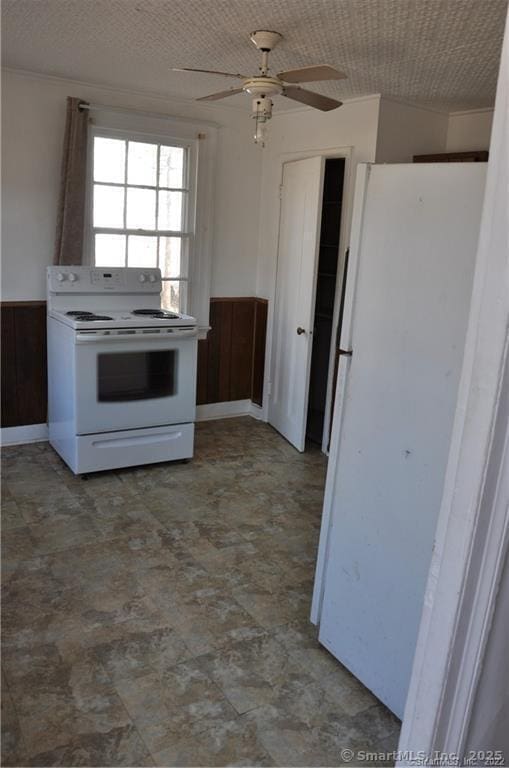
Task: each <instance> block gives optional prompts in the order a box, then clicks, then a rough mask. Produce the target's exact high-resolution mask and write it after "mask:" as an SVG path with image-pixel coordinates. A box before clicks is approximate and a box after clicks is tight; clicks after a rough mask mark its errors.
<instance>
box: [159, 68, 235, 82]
mask: <svg viewBox="0 0 509 768" xmlns="http://www.w3.org/2000/svg"><path fill="white" fill-rule="evenodd" d="M172 72H203V73H204V74H205V75H224V76H225V77H236V78H237V79H238V78H240V79H241V80H246V79H247V78H246V75H235V74H233V72H218V71H217V69H193V68H192V67H172Z"/></svg>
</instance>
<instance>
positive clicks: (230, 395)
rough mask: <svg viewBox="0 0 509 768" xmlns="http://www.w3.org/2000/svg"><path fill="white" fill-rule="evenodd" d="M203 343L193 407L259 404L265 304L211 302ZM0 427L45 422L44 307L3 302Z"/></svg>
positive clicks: (257, 301)
mask: <svg viewBox="0 0 509 768" xmlns="http://www.w3.org/2000/svg"><path fill="white" fill-rule="evenodd" d="M210 325H211V330H210V331H209V334H208V338H207V339H205V340H202V341H200V342H199V343H198V384H197V402H198V404H205V403H218V402H225V401H229V400H248V399H251V400H252V401H253V402H254V403H257V404H258V405H261V404H262V400H263V374H264V362H265V337H266V332H267V301H266V300H265V299H256V298H253V297H249V298H226V299H211V301H210ZM1 331H2V350H1V351H2V361H1V365H2V368H1V371H2V407H1V426H2V427H19V426H23V425H28V424H44V423H45V422H46V418H47V379H46V303H45V302H43V301H25V302H3V303H2V305H1Z"/></svg>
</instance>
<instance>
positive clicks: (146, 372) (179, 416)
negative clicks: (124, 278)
mask: <svg viewBox="0 0 509 768" xmlns="http://www.w3.org/2000/svg"><path fill="white" fill-rule="evenodd" d="M196 355H197V339H196V331H195V330H194V329H167V328H164V329H147V330H141V329H137V330H136V331H127V330H126V331H122V330H120V331H112V332H109V333H108V332H105V331H90V332H89V331H81V332H78V333H77V334H76V344H75V373H76V387H75V397H76V400H75V413H76V433H77V434H78V435H88V434H95V433H99V432H113V431H116V430H123V429H137V428H140V429H141V428H143V427H153V426H164V425H166V424H185V423H188V422H192V421H194V419H195V411H196Z"/></svg>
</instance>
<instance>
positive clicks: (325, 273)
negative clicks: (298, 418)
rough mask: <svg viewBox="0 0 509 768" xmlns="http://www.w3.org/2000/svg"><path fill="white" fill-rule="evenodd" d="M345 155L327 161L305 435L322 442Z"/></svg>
mask: <svg viewBox="0 0 509 768" xmlns="http://www.w3.org/2000/svg"><path fill="white" fill-rule="evenodd" d="M344 174H345V160H344V158H334V159H332V158H331V159H329V160H326V161H325V175H324V183H323V200H322V222H321V229H320V250H319V259H318V276H317V286H316V302H315V319H314V330H313V351H312V355H311V374H310V379H309V401H308V415H307V426H306V437H307V438H308V440H311V441H312V442H314V443H318V444H319V445H321V444H322V437H323V427H324V418H325V403H326V399H327V379H328V374H329V361H330V348H331V341H332V317H333V313H334V297H335V293H336V280H337V272H338V256H339V236H340V224H341V208H342V203H343V181H344Z"/></svg>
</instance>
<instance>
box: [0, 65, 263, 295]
mask: <svg viewBox="0 0 509 768" xmlns="http://www.w3.org/2000/svg"><path fill="white" fill-rule="evenodd" d="M67 96H78V97H80V98H83V99H86V100H89V101H91V102H96V103H102V104H108V105H111V106H118V107H125V108H127V109H134V110H144V111H148V112H156V113H164V114H168V115H170V116H171V115H175V116H179V117H189V118H191V119H193V120H196V121H199V120H204V121H213V122H215V123H217V124H218V126H219V129H218V151H217V159H216V179H215V189H214V201H213V207H214V235H213V237H214V240H213V256H212V262H213V263H212V285H211V295H212V296H249V295H253V294H254V291H255V286H256V257H257V244H258V231H259V221H258V217H259V202H260V195H259V190H260V180H261V170H262V150H261V149H260V148H259V147H257V146H255V145H254V143H253V141H252V121H251V118H250V116H249V109H248V108H246V111H245V112H241V111H239V110H236V109H231V108H228V107H227V108H225V107H218V106H214V105H212V106H209V105H201V104H193V103H186V102H178V103H170V102H167V101H166V100H163V99H161V98H158V97H154V96H149V95H144V94H134V93H126V92H122V91H117V90H113V89H111V88H102V87H97V86H89V85H86V84H82V83H76V82H73V81H65V80H57V79H51V78H44V77H38V76H27V75H24V74H21V73H13V72H5V71H4V73H3V92H2V102H3V103H2V106H3V109H2V189H3V193H2V208H3V222H2V224H3V226H2V299H3V300H11V301H26V300H39V299H44V298H45V294H46V289H45V267H46V266H47V265H48V264H51V263H52V257H53V246H54V238H55V221H56V208H57V197H58V190H59V177H60V163H61V155H62V139H63V132H64V123H65V110H66V97H67ZM246 106H248V105H246ZM204 132H205V133H206V128H204Z"/></svg>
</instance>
